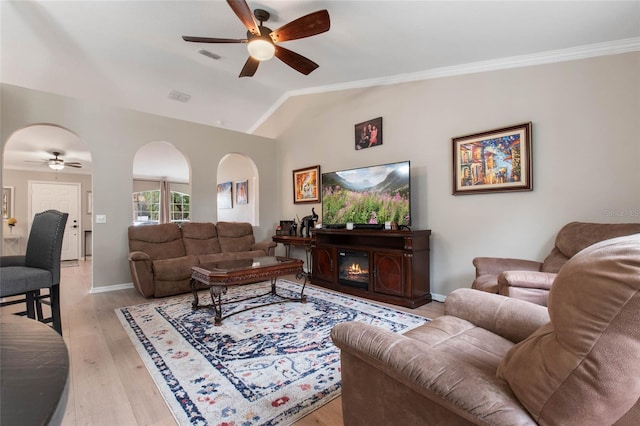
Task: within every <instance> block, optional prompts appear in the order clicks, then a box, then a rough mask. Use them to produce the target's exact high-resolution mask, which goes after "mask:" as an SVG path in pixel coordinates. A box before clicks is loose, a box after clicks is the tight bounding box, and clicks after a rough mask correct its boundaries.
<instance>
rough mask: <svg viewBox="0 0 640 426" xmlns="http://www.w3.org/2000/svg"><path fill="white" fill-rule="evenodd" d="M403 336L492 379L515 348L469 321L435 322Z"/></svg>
mask: <svg viewBox="0 0 640 426" xmlns="http://www.w3.org/2000/svg"><path fill="white" fill-rule="evenodd" d="M404 335H405V336H406V337H409V338H411V339H415V340H418V341H420V342H423V343H425V344H427V345H429V346H431V347H433V348H437V349H438V351H439V352H441V353H443V354H446V355H447V356H449V357H451V359H455V360H456V361H459V362H461V363H465V364H469V365H472V366H474V367H475V368H477V369H479V370H482V371H483V372H484V373H485V374H489V375H495V372H496V369H497V367H498V364H499V363H500V361H502V358H503V357H504V355H505V354H506V353H507V351H508V350H509V349H511V348H512V347H513V345H514V344H513V342H511V341H509V340H507V339H505V338H504V337H501V336H499V335H497V334H494V333H492V332H490V331H488V330H485V329H483V328H480V327H478V326H476V325H474V324H472V323H470V322H469V321H466V320H464V319H461V318H456V317H453V316H448V315H445V316H441V317H438V318H435V319H434V320H432V321H430V322H428V323H427V324H425V325H422V326H420V327H417V328H414V329H413V330H410V331H408V332H406V333H404Z"/></svg>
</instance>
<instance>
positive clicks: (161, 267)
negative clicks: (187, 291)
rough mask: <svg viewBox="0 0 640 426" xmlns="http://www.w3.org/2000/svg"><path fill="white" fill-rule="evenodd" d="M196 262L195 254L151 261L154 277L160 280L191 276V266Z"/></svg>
mask: <svg viewBox="0 0 640 426" xmlns="http://www.w3.org/2000/svg"><path fill="white" fill-rule="evenodd" d="M197 264H198V257H197V256H182V257H176V258H174V259H162V260H155V261H154V262H153V275H154V279H156V280H162V281H173V280H183V279H185V278H191V268H192V267H193V266H196V265H197Z"/></svg>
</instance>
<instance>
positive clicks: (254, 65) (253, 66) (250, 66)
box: [238, 56, 260, 77]
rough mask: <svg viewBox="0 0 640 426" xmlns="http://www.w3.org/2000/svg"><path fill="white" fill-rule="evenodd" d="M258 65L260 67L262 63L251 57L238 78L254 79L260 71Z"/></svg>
mask: <svg viewBox="0 0 640 426" xmlns="http://www.w3.org/2000/svg"><path fill="white" fill-rule="evenodd" d="M258 65H260V61H259V60H257V59H253V58H252V57H251V56H249V59H247V62H245V63H244V67H242V71H240V75H239V76H238V77H253V75H254V74H255V73H256V71H257V70H258Z"/></svg>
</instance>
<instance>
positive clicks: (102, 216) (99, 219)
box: [96, 214, 107, 223]
mask: <svg viewBox="0 0 640 426" xmlns="http://www.w3.org/2000/svg"><path fill="white" fill-rule="evenodd" d="M96 223H107V215H106V214H97V215H96Z"/></svg>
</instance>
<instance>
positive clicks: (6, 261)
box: [0, 255, 25, 268]
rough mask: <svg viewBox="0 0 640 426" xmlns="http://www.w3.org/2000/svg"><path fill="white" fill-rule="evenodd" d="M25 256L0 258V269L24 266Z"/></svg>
mask: <svg viewBox="0 0 640 426" xmlns="http://www.w3.org/2000/svg"><path fill="white" fill-rule="evenodd" d="M24 264H25V256H20V255H18V256H2V257H0V267H2V268H4V267H7V266H24Z"/></svg>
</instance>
